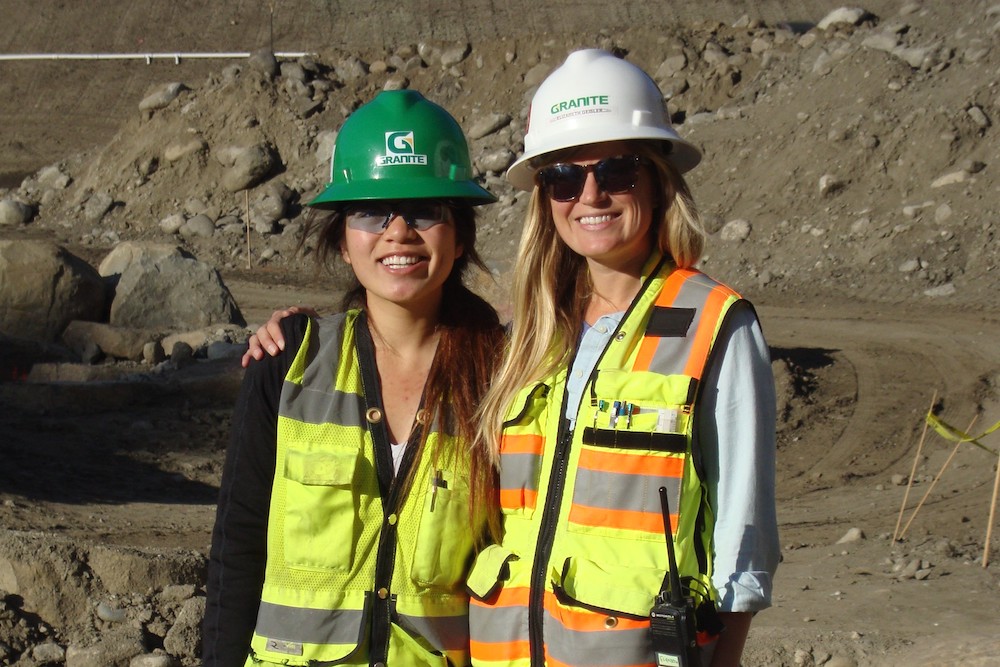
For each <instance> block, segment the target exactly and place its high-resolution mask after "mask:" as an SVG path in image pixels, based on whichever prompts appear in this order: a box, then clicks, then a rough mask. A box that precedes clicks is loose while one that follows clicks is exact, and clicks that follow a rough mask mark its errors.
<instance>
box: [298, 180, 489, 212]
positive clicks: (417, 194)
mask: <svg viewBox="0 0 1000 667" xmlns="http://www.w3.org/2000/svg"><path fill="white" fill-rule="evenodd" d="M391 193H392V196H391V197H387V196H386V194H387V191H386V184H385V183H380V182H379V181H378V180H377V179H376V180H365V181H358V182H354V183H331V184H329V185H328V186H327V187H326V189H325V190H323V192H321V193H320V194H319V195H318V196H317V197H316V198H315V199H313V200H312V201H310V202H309V203H308V204H306V205H307V206H311V207H313V208H319V209H334V208H337V206H338V205H339V204H342V203H344V202H351V201H372V200H380V199H394V200H395V199H455V200H461V202H463V203H467V204H469V205H470V206H481V205H483V204H492V203H493V202H495V201H497V198H496V197H495V196H494V195H493V194H492V193H490V192H489V191H488V190H485V189H484V188H481V187H479V186H478V185H476V184H475V183H473V182H471V181H450V182H442V181H441V180H440V179H431V178H414V179H409V180H402V179H393V181H392V189H391Z"/></svg>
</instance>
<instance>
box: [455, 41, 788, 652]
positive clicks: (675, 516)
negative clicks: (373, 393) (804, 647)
mask: <svg viewBox="0 0 1000 667" xmlns="http://www.w3.org/2000/svg"><path fill="white" fill-rule="evenodd" d="M664 107H665V104H664V100H663V97H662V95H661V93H660V91H659V89H658V87H657V86H656V84H655V82H653V80H652V79H651V78H650V77H649V76H648V75H647V74H646V73H645V72H643V71H642V70H641V69H639V68H638V67H636V66H634V65H632V64H630V63H628V62H626V61H625V60H622V59H620V58H617V57H615V56H613V55H612V54H610V53H608V52H605V51H601V50H596V49H589V50H583V51H577V52H574V53H572V54H570V55H569V57H568V58H567V59H566V61H565V63H564V64H563V65H562V66H561V67H559V68H558V69H556V70H555V71H554V72H553V73H552V74H551V75H550V76H549V77H548V78H547V79H546V80H545V81H544V82H543V83H542V84H541V86H540V87H539V88H538V91H537V92H536V93H535V95H534V98H533V99H532V103H531V108H530V111H529V118H528V128H527V133H526V135H525V138H524V148H525V150H524V154H523V155H522V156H521V157H520V158H519V159H518V160H517V161H516V162H515V163H514V164H513V165H512V166H511V167H510V169H509V171H508V173H507V176H508V178H509V180H510V182H511V183H512V184H513V185H514V186H515V187H517V188H519V189H522V190H528V191H531V192H532V197H531V202H530V204H529V212H528V216H527V220H526V222H525V226H524V230H523V233H522V237H521V244H520V250H519V254H518V257H517V263H516V266H515V270H514V294H513V313H514V316H513V322H512V325H511V332H510V342H509V345H508V350H507V354H506V357H505V360H504V361H503V362H502V364H501V366H500V370H499V372H498V374H497V376H496V377H495V379H494V380H493V383H492V385H491V389H490V391H489V392H488V393H487V395H486V397H485V398H484V401H483V404H482V407H481V410H480V415H481V416H482V421H481V424H480V438H481V440H482V441H484V442H485V443H486V445H487V446H488V447H489V449H490V451H492V452H493V455H494V457H495V460H496V461H497V462H498V464H499V466H500V502H501V508H502V511H503V521H504V537H503V539H502V540H500V541H499V542H498V543H497V544H493V545H490V546H489V547H487V548H486V549H485V550H483V551H482V552H481V553H480V554H479V555H478V557H477V559H476V562H475V563H474V565H473V568H472V572H471V574H470V576H469V589H470V591H471V592H472V595H473V599H472V608H471V613H470V624H471V637H472V656H473V663H474V664H478V665H539V666H540V665H545V664H548V665H582V664H586V665H590V666H612V665H665V664H671V665H674V664H681V665H685V664H686V665H692V664H696V663H701V664H705V665H707V664H714V665H738V664H739V659H740V655H741V653H742V649H743V645H744V642H745V639H746V636H747V631H748V629H749V625H750V619H751V615H752V614H753V613H754V612H757V611H759V610H761V609H764V608H766V607H768V606H769V605H770V596H771V586H772V577H773V575H774V571H775V569H776V566H777V563H778V560H779V547H778V536H777V522H776V518H775V508H774V458H775V442H774V435H775V431H774V429H775V397H774V384H773V378H772V375H771V367H770V360H769V353H768V348H767V345H766V343H765V341H764V338H763V336H762V334H761V330H760V325H759V323H758V321H757V317H756V315H755V313H754V309H753V307H752V306H751V305H750V304H749V303H748V302H747V301H746V300H744V299H742V298H741V297H740V296H739V295H738V294H737V293H736V292H735V291H734V290H732V289H730V288H729V287H727V286H725V285H723V284H722V283H719V282H717V281H715V280H713V279H711V278H709V277H708V276H706V275H705V274H703V273H701V272H700V271H698V270H697V269H695V268H694V265H695V264H696V263H697V261H698V259H699V258H700V256H701V253H702V249H703V244H704V240H705V233H704V231H703V228H702V226H701V224H700V222H699V218H698V214H697V211H696V208H695V205H694V201H693V199H692V196H691V192H690V190H689V188H688V186H687V184H686V183H685V181H684V178H683V176H682V174H683V173H685V172H687V171H688V170H690V169H692V168H693V167H695V166H696V165H697V164H698V162H699V160H700V157H701V156H700V153H699V151H698V150H697V149H696V148H695V147H694V146H692V145H691V144H690V143H688V142H687V141H685V140H684V139H682V138H681V137H680V136H679V135H678V134H677V132H675V130H674V129H673V128H672V127H671V125H670V122H669V120H668V118H667V117H666V116H665V113H664ZM666 517H669V531H668V530H667V528H666V526H667V523H668V521H667V520H666ZM667 534H670V535H671V536H672V543H671V546H672V547H673V548H672V551H673V553H674V559H673V561H674V562H675V563H676V570H673V571H671V567H670V562H671V559H670V557H669V555H668V553H669V551H671V550H668V548H667V546H668V545H667V544H666V540H667V538H666V537H665V536H666V535H667ZM674 574H676V577H675V576H673V575H674ZM671 580H673V582H674V585H673V586H670V583H671ZM675 587H676V588H679V590H673V589H674V588H675ZM664 604H665V605H667V606H666V607H665V608H664V607H663V606H662V605H664ZM654 607H656V608H657V609H658V612H656V614H658V616H656V618H655V619H654V622H653V623H652V626H651V622H650V615H651V612H653V609H654ZM678 607H679V608H680V609H681V612H680V614H681V616H680V618H681V620H683V618H684V614H690V615H691V616H692V617H694V618H696V619H697V623H696V627H693V628H688V627H687V626H684V624H683V623H681V624H680V625H679V626H673V625H671V623H673V622H674V620H675V618H674V617H672V616H669V613H670V612H669V610H670V609H671V608H678ZM664 609H666V610H667V616H664ZM656 614H654V615H656ZM689 634H690V635H692V636H691V637H690V641H689V642H685V641H684V640H683V638H684V637H686V636H687V635H689ZM678 637H679V638H680V639H678Z"/></svg>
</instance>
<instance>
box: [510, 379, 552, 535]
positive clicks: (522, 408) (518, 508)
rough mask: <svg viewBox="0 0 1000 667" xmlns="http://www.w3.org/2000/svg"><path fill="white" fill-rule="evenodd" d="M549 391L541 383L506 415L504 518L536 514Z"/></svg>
mask: <svg viewBox="0 0 1000 667" xmlns="http://www.w3.org/2000/svg"><path fill="white" fill-rule="evenodd" d="M549 391H550V388H549V386H548V385H546V384H542V383H539V384H536V385H533V386H530V387H526V388H524V389H522V390H521V391H520V392H519V393H518V394H517V396H515V397H514V401H513V402H512V403H511V406H510V409H509V410H508V411H507V421H505V422H504V425H503V433H502V435H501V440H500V508H501V510H502V511H503V513H504V514H511V515H518V516H524V517H530V516H532V515H533V514H534V513H535V504H536V502H537V500H538V479H539V476H540V475H541V467H542V454H543V452H544V450H545V430H544V429H545V423H546V413H547V410H548V405H547V397H548V394H549Z"/></svg>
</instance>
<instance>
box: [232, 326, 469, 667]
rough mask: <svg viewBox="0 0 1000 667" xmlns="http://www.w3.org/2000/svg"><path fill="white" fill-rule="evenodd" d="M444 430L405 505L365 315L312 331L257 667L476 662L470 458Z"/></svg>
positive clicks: (409, 453)
mask: <svg viewBox="0 0 1000 667" xmlns="http://www.w3.org/2000/svg"><path fill="white" fill-rule="evenodd" d="M424 414H425V413H423V412H422V411H421V412H420V413H418V422H419V421H426V420H425V419H423V415H424ZM434 421H435V423H433V424H423V426H422V427H423V428H427V429H429V432H428V434H427V440H426V443H425V451H424V454H423V455H422V456H421V457H419V464H418V468H417V470H416V471H415V476H414V481H413V485H412V488H411V490H410V492H409V493H408V494H407V495H406V497H405V498H402V499H400V498H398V497H397V496H398V487H397V485H395V484H393V476H392V461H391V455H390V452H389V445H388V435H387V429H386V428H385V423H384V420H383V419H382V411H381V398H380V396H379V391H378V380H377V371H376V370H375V362H374V350H373V346H372V344H371V337H370V334H369V331H368V328H367V324H366V317H365V315H364V314H363V313H361V312H359V311H357V310H353V311H348V312H347V313H343V314H340V315H337V316H334V317H331V318H327V319H323V320H319V321H318V322H315V321H311V322H310V323H309V325H308V328H307V330H306V334H305V339H304V341H303V343H302V346H301V348H299V350H298V353H297V354H296V356H295V359H294V361H293V363H292V365H291V368H290V369H289V371H288V373H287V375H286V377H285V381H284V385H283V387H282V390H281V399H280V407H279V416H278V437H277V465H276V469H275V477H274V484H273V488H272V495H271V506H270V513H269V515H268V528H267V565H266V573H265V579H264V586H263V591H262V593H261V601H260V611H259V613H258V617H257V625H256V629H255V631H254V635H253V639H252V640H251V652H250V655H249V656H248V658H247V661H246V664H247V666H250V665H261V664H263V665H326V664H350V665H369V664H371V665H387V666H388V667H410V666H432V665H433V666H435V667H444V666H446V665H465V664H467V663H468V659H469V658H468V595H467V593H466V592H465V589H464V583H465V575H466V572H467V570H468V565H469V563H470V562H471V559H472V555H473V539H472V532H473V531H472V529H471V526H470V523H469V518H468V517H469V514H468V511H469V500H468V499H469V486H468V473H469V471H468V460H467V457H466V456H464V455H462V454H459V455H454V454H455V453H456V452H464V451H465V449H464V446H462V445H461V443H457V444H458V446H457V447H456V443H455V441H454V440H455V438H454V437H453V436H452V435H449V434H447V433H443V432H441V430H440V427H439V425H438V423H437V422H438V420H434ZM411 441H412V442H416V439H415V437H414V438H413V439H411ZM376 443H379V446H378V447H377V446H376ZM415 449H416V447H415V446H413V445H410V446H408V447H407V450H406V453H405V454H404V458H403V462H402V467H401V469H400V472H399V478H400V479H401V478H402V477H403V476H404V475H405V472H406V469H407V468H408V466H409V465H410V464H411V463H412V461H413V452H414V450H415ZM435 451H437V455H436V456H435V455H434V452H435ZM449 453H450V454H449Z"/></svg>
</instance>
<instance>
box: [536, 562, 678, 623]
mask: <svg viewBox="0 0 1000 667" xmlns="http://www.w3.org/2000/svg"><path fill="white" fill-rule="evenodd" d="M665 575H666V573H665V572H664V571H663V570H660V569H659V568H648V567H634V566H625V565H610V564H608V563H596V562H594V561H592V560H590V559H587V558H579V557H572V556H571V557H569V558H567V559H566V560H565V561H563V568H562V572H561V576H560V581H559V582H558V583H556V582H553V587H554V588H555V590H556V591H557V592H558V593H557V595H558V597H559V598H560V600H561V601H562V602H563V603H564V604H570V605H577V606H580V607H583V608H586V609H591V610H595V611H597V610H600V611H602V612H603V611H610V612H615V613H619V614H622V615H625V616H629V617H633V618H638V619H648V618H649V610H650V609H652V608H653V602H654V601H655V598H656V594H657V593H659V592H660V587H661V586H662V585H663V579H664V576H665Z"/></svg>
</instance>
